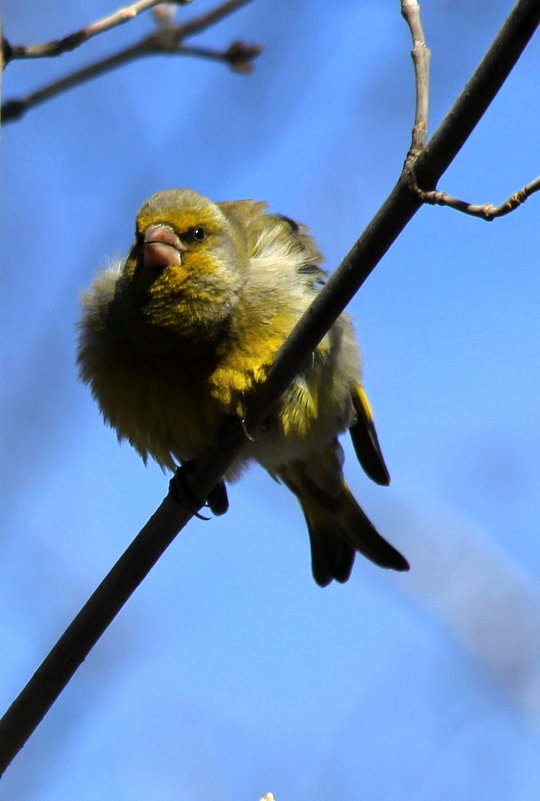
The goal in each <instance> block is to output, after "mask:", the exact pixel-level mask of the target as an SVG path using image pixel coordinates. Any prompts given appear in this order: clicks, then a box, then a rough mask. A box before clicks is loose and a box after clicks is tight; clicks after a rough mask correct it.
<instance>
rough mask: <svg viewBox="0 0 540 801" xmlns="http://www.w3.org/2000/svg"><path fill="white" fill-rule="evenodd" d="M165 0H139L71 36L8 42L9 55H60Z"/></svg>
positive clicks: (182, 2)
mask: <svg viewBox="0 0 540 801" xmlns="http://www.w3.org/2000/svg"><path fill="white" fill-rule="evenodd" d="M173 1H174V2H175V3H176V4H178V5H187V4H188V3H190V2H191V0H173ZM162 2H163V0H138V2H137V3H133V4H132V5H131V6H126V7H125V8H121V9H119V10H118V11H115V12H114V14H111V15H110V16H108V17H104V18H103V19H100V20H98V21H97V22H93V23H91V24H90V25H87V26H86V27H85V28H81V30H79V31H75V33H70V34H69V36H64V37H63V38H62V39H53V40H52V41H51V42H44V43H43V44H38V45H12V44H8V48H9V57H10V60H11V59H15V58H43V57H44V56H59V55H61V54H62V53H65V52H67V51H68V50H75V48H76V47H79V45H81V44H83V43H84V42H87V41H88V40H89V39H91V38H92V37H93V36H97V35H98V34H99V33H103V32H104V31H109V30H111V28H116V26H117V25H122V24H123V23H124V22H129V21H130V20H132V19H133V18H134V17H136V16H137V15H138V14H141V13H142V12H143V11H148V9H149V8H153V7H154V6H157V5H159V4H160V3H162Z"/></svg>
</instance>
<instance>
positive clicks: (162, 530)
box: [0, 0, 540, 772]
mask: <svg viewBox="0 0 540 801" xmlns="http://www.w3.org/2000/svg"><path fill="white" fill-rule="evenodd" d="M539 23H540V3H539V2H538V0H519V2H518V3H517V5H516V6H515V8H514V9H513V11H512V12H511V13H510V15H509V17H508V19H507V20H506V22H505V24H504V25H503V28H502V29H501V31H500V33H499V35H498V36H497V38H496V40H495V42H494V43H493V45H492V46H491V47H490V49H489V51H488V53H487V54H486V56H485V57H484V59H483V60H482V62H481V64H480V66H479V67H478V69H477V70H476V71H475V73H474V75H473V77H472V78H471V80H470V81H469V83H468V84H467V87H466V89H465V90H464V93H462V95H460V97H459V98H458V100H457V102H456V103H455V105H454V106H453V108H452V109H451V111H450V112H449V114H448V115H447V116H446V117H445V119H444V120H443V122H442V123H441V125H440V126H439V128H438V129H437V131H436V132H435V134H434V135H433V137H432V139H431V141H430V142H429V143H428V144H427V146H426V147H425V148H424V150H423V151H422V152H421V153H420V155H419V157H418V160H417V163H416V169H417V171H418V174H419V175H421V176H422V178H423V183H424V185H428V186H429V185H430V182H433V183H432V185H435V184H436V181H437V179H438V178H439V177H440V176H441V175H442V173H443V172H444V171H445V170H446V168H447V167H448V166H449V164H450V163H451V162H452V160H453V159H454V158H455V156H456V154H457V153H458V152H459V150H460V148H461V147H462V146H463V144H464V143H465V141H466V140H467V139H468V137H469V136H470V134H471V132H472V131H473V129H474V127H475V125H476V124H477V122H478V121H479V119H480V118H481V117H482V114H483V113H484V112H485V110H486V108H487V107H488V106H489V104H490V102H491V101H492V100H493V98H494V97H495V95H496V94H497V92H498V90H499V89H500V87H501V86H502V84H503V83H504V81H505V79H506V77H507V75H508V73H509V72H510V70H511V69H512V67H513V66H514V65H515V63H516V62H517V60H518V59H519V57H520V55H521V53H522V52H523V50H524V49H525V47H526V45H527V43H528V41H529V40H530V38H531V36H532V35H533V34H534V32H535V30H536V28H537V27H538V24H539ZM471 98H473V99H474V98H476V102H472V100H471ZM421 205H422V202H421V200H420V198H419V197H418V196H417V195H416V194H415V193H414V192H411V189H410V186H409V177H408V171H406V170H404V171H403V172H402V174H401V176H400V178H399V180H398V182H397V184H396V186H395V187H394V189H393V190H392V192H391V193H390V195H389V197H388V198H387V200H386V201H385V203H384V205H383V206H382V207H381V209H380V210H379V211H378V212H377V214H376V215H375V217H374V218H373V220H372V221H371V223H370V224H369V225H368V227H367V228H366V230H365V231H364V233H363V234H362V236H361V237H360V239H359V240H358V241H357V242H356V244H355V245H354V246H353V248H352V250H351V251H350V252H349V254H348V255H347V256H346V257H345V259H344V261H343V262H342V264H341V266H340V267H339V269H338V270H337V271H336V272H335V273H334V274H333V275H332V276H331V277H330V279H329V280H328V282H327V283H326V285H325V287H324V288H323V289H322V290H321V292H320V293H319V294H318V295H317V297H316V299H315V301H314V302H313V304H312V305H311V307H310V308H309V309H308V310H307V312H306V313H305V314H304V315H303V317H302V319H301V320H300V321H299V323H298V324H297V326H296V327H295V329H294V331H293V333H292V334H291V336H290V337H289V338H288V340H287V342H286V343H285V344H284V345H283V347H282V349H281V350H280V353H279V356H278V358H277V360H276V362H275V364H274V366H273V367H272V369H271V371H270V374H269V376H268V379H267V381H266V382H265V384H264V385H263V386H261V387H260V388H259V389H258V391H257V393H256V395H255V396H254V398H253V399H252V403H251V404H250V411H249V414H248V415H247V416H246V420H245V421H244V425H242V422H241V421H239V420H232V421H230V422H229V423H228V424H227V425H225V426H224V427H223V428H222V429H221V431H220V433H219V436H218V439H217V442H216V444H215V446H214V447H213V448H209V449H208V450H206V451H205V452H204V453H203V454H202V455H201V457H200V458H198V459H197V461H196V462H195V463H194V464H193V466H192V468H191V470H190V472H189V475H187V476H186V477H185V483H186V490H187V493H188V495H189V496H190V497H192V498H205V497H208V494H209V493H210V492H211V490H212V489H213V487H214V486H215V485H216V483H217V482H218V481H219V479H220V478H221V476H222V475H223V474H224V472H225V471H226V470H227V468H228V467H229V465H230V464H231V463H232V461H233V460H234V458H235V457H236V455H237V454H238V453H239V451H240V449H241V448H242V445H243V443H244V441H245V440H244V438H245V433H244V428H245V427H247V430H248V431H255V430H256V429H257V428H258V427H259V426H260V424H261V423H262V422H263V420H264V419H265V418H266V417H267V416H268V414H269V412H270V411H271V409H272V407H273V406H274V405H275V403H276V402H277V400H278V399H279V397H280V396H281V395H282V394H283V392H284V391H285V390H286V388H287V387H288V386H289V385H290V383H291V381H292V380H293V379H294V376H295V375H296V373H297V371H298V365H300V364H302V363H304V361H305V359H306V357H307V355H308V354H309V353H310V352H312V351H313V349H314V348H315V347H316V346H317V344H318V343H319V342H320V341H321V339H322V338H323V336H324V335H325V334H326V332H327V331H328V330H329V328H330V327H331V325H332V324H333V323H334V322H335V320H336V319H337V317H338V316H339V314H340V313H341V312H342V310H343V309H344V308H345V306H346V305H347V303H348V302H349V301H350V300H351V298H352V297H353V296H354V294H355V293H356V292H357V291H358V289H359V288H360V287H361V286H362V284H363V283H364V281H365V280H366V278H367V277H368V276H369V275H370V273H371V272H372V270H373V269H374V268H375V266H376V265H377V263H378V262H379V261H380V259H381V257H382V256H383V255H384V254H385V253H386V251H387V250H388V249H389V248H390V246H391V245H392V243H393V242H394V241H395V239H396V238H397V236H398V235H399V234H400V233H401V231H402V230H403V228H404V227H405V226H406V225H407V223H408V222H409V221H410V219H411V218H412V217H413V216H414V214H415V213H416V212H417V211H418V209H419V208H420V207H421ZM190 517H191V511H188V510H186V509H184V508H182V507H181V506H180V505H179V504H178V503H176V502H174V501H173V500H171V499H170V498H166V499H165V500H164V501H163V503H162V504H161V506H160V507H159V509H158V510H157V511H156V513H155V514H154V515H153V516H152V518H151V520H150V521H149V522H148V524H147V525H146V526H145V527H144V529H143V530H142V531H141V532H140V534H139V535H138V536H137V537H136V539H135V540H134V541H133V543H132V544H131V545H130V546H129V548H128V549H127V551H126V552H125V553H124V554H123V556H122V557H121V558H120V559H119V560H118V562H117V563H116V565H115V566H114V567H113V568H112V570H111V572H110V573H109V575H108V576H107V577H106V578H105V579H104V580H103V582H102V583H101V585H100V586H99V587H98V589H97V590H96V591H95V593H94V594H93V596H92V598H91V599H90V601H88V603H87V604H86V605H85V606H84V607H83V609H82V610H81V611H80V612H79V614H78V615H77V617H76V618H75V619H74V620H73V622H72V623H71V625H70V626H69V628H68V629H67V630H66V632H65V633H64V634H63V635H62V637H61V638H60V640H59V641H58V643H57V644H56V645H55V647H54V648H53V650H52V651H51V653H50V654H49V656H47V657H46V659H45V660H44V662H43V663H42V665H41V667H40V668H39V669H38V670H37V671H36V673H35V674H34V676H33V678H32V679H30V681H29V682H28V684H27V685H26V687H25V688H24V689H23V690H22V692H21V693H20V695H19V696H18V698H17V699H16V700H15V701H14V702H13V704H12V705H11V707H10V708H9V710H8V711H7V712H6V714H5V715H4V717H3V718H2V720H1V721H0V772H1V771H3V770H4V769H5V768H6V767H7V765H8V764H9V763H10V761H11V760H12V759H13V757H14V756H15V755H16V754H17V753H18V751H19V750H20V749H21V748H22V746H23V745H24V743H25V742H26V740H27V739H28V737H29V736H30V735H31V733H32V732H33V731H34V729H35V728H36V726H37V725H38V724H39V722H40V720H41V719H42V718H43V717H44V715H45V714H46V713H47V711H48V710H49V708H50V707H51V706H52V704H53V703H54V701H55V699H56V698H57V697H58V695H59V694H60V693H61V692H62V690H63V689H64V687H65V686H66V684H67V683H68V681H69V680H70V678H71V677H72V676H73V674H74V673H75V671H76V670H77V667H78V666H79V665H80V664H81V663H82V661H83V660H84V659H85V658H86V656H87V655H88V653H89V652H90V650H91V649H92V647H93V646H94V645H95V643H96V642H97V640H98V639H99V637H100V636H101V634H102V633H103V632H104V631H105V630H106V629H107V627H108V626H109V624H110V623H111V622H112V621H113V620H114V618H115V617H116V615H117V614H118V612H119V611H120V609H121V608H122V606H123V605H124V603H125V602H126V601H127V600H128V598H129V597H130V596H131V594H132V592H133V591H134V589H135V588H136V587H137V586H138V584H139V583H140V582H141V581H142V580H143V578H144V577H145V576H146V575H147V573H148V572H149V571H150V570H151V568H152V567H153V565H154V564H155V562H156V561H157V560H158V559H159V557H160V556H161V555H162V554H163V552H164V551H165V549H166V548H167V547H168V545H169V544H170V543H171V542H172V540H173V539H174V537H175V536H176V534H177V532H178V531H180V529H181V528H182V526H183V525H184V524H185V523H186V522H187V520H189V519H190Z"/></svg>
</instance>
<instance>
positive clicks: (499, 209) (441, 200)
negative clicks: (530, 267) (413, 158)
mask: <svg viewBox="0 0 540 801" xmlns="http://www.w3.org/2000/svg"><path fill="white" fill-rule="evenodd" d="M410 175H411V186H412V189H413V190H414V192H415V193H416V194H417V195H418V197H419V198H420V200H421V201H422V203H428V204H430V205H431V206H450V208H452V209H455V210H456V211H461V212H463V214H470V215H471V216H472V217H480V219H482V220H486V221H487V222H491V221H492V220H494V219H495V218H496V217H504V216H505V214H510V212H511V211H514V209H517V208H518V206H521V205H522V204H523V203H525V201H526V200H527V198H528V197H530V196H531V195H532V194H533V193H534V192H538V191H539V190H540V176H539V177H538V178H536V179H535V180H534V181H531V183H530V184H527V186H524V187H523V189H518V191H517V192H514V194H513V195H510V197H508V198H507V199H506V200H505V201H504V203H501V205H500V206H493V205H492V204H491V203H485V204H484V205H483V206H478V205H475V204H473V203H467V202H466V201H465V200H459V198H457V197H452V195H447V194H446V192H440V191H438V190H436V189H434V190H431V191H430V192H425V191H424V190H423V189H420V187H419V186H418V185H417V184H416V183H415V182H414V173H411V174H410Z"/></svg>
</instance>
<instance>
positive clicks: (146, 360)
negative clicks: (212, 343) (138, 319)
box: [94, 343, 250, 467]
mask: <svg viewBox="0 0 540 801" xmlns="http://www.w3.org/2000/svg"><path fill="white" fill-rule="evenodd" d="M227 364H228V359H227V353H225V355H224V356H221V357H220V355H219V353H218V352H217V351H216V349H212V348H197V347H195V346H193V347H192V348H191V351H190V352H189V351H187V350H182V349H179V348H177V349H170V350H169V351H168V352H164V351H163V349H161V350H159V351H153V350H152V349H137V347H136V346H134V345H133V343H131V344H130V345H129V346H126V345H125V344H123V345H122V346H121V347H116V348H112V349H111V350H110V351H109V352H108V353H107V354H104V361H103V365H102V367H103V369H102V370H100V371H98V372H97V373H96V376H95V379H94V390H95V394H96V396H97V397H98V400H99V401H100V405H101V407H102V410H103V412H104V414H105V416H106V417H107V419H108V420H109V422H110V423H111V424H112V425H113V426H114V427H115V428H116V429H117V431H118V434H119V436H120V438H125V439H128V440H129V441H130V442H131V444H132V445H134V446H135V448H137V450H138V451H139V452H140V453H141V455H142V456H143V457H144V458H146V456H148V455H149V456H152V457H153V458H155V459H156V461H158V462H159V463H160V464H162V465H163V466H169V467H172V466H173V464H174V462H178V461H184V460H187V459H191V458H194V457H195V456H197V455H198V454H199V453H200V452H201V451H202V450H203V449H204V448H205V447H207V446H208V445H210V444H211V443H212V442H213V441H214V439H215V437H216V435H217V432H218V430H219V427H220V426H221V424H222V423H223V421H224V419H225V417H227V416H228V415H231V414H234V415H242V414H243V410H244V398H245V394H246V390H247V389H248V387H249V385H250V382H249V381H246V377H245V376H244V377H243V378H240V377H239V375H238V371H237V370H235V369H233V368H231V367H230V366H227ZM100 375H101V376H102V378H100Z"/></svg>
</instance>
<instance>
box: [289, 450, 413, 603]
mask: <svg viewBox="0 0 540 801" xmlns="http://www.w3.org/2000/svg"><path fill="white" fill-rule="evenodd" d="M310 467H311V469H312V466H310ZM310 467H308V465H306V464H301V463H298V462H296V463H295V464H294V466H288V467H287V468H286V469H285V470H282V471H279V478H280V479H281V480H282V481H283V482H284V483H285V484H286V485H287V486H288V487H289V489H291V490H292V491H293V492H294V494H295V495H296V496H297V498H298V500H299V501H300V505H301V507H302V511H303V512H304V516H305V518H306V523H307V527H308V531H309V538H310V543H311V565H312V570H313V577H314V579H315V581H316V582H317V584H319V585H320V586H321V587H325V586H326V585H327V584H329V583H330V582H331V581H332V580H333V579H335V580H336V581H339V582H342V583H343V582H345V581H347V579H348V578H349V576H350V574H351V570H352V566H353V562H354V556H355V552H356V551H358V552H359V553H361V554H363V555H364V556H366V557H367V558H368V559H370V560H371V561H372V562H374V563H375V564H377V565H380V567H387V568H392V569H393V570H408V569H409V564H408V562H407V560H406V559H405V557H403V556H402V555H401V554H400V553H399V551H397V550H396V549H395V548H394V547H393V545H390V543H389V542H387V541H386V540H385V539H384V538H383V537H381V535H380V534H379V532H378V531H377V530H376V528H375V527H374V525H373V524H372V523H371V522H370V520H369V519H368V518H367V517H366V515H365V514H364V512H363V511H362V509H361V508H360V507H359V505H358V504H357V502H356V501H355V499H354V497H353V495H352V493H351V491H350V490H349V488H348V487H347V485H346V484H345V482H344V481H343V478H342V477H341V476H340V480H339V484H338V486H337V488H336V489H335V491H333V492H332V494H329V493H328V492H326V491H325V490H324V489H321V487H317V486H316V485H315V484H313V481H312V478H310V476H309V472H311V471H310Z"/></svg>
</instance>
